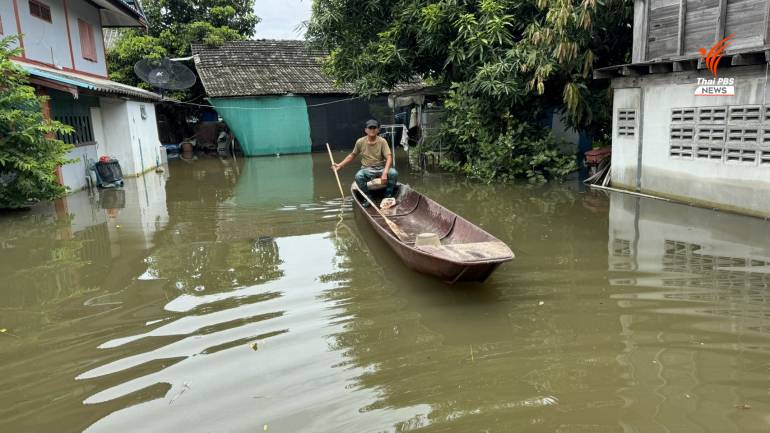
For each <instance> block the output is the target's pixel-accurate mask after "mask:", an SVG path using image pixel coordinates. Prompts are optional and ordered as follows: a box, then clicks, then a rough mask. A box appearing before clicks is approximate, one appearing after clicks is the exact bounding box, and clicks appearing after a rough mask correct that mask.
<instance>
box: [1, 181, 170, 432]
mask: <svg viewBox="0 0 770 433" xmlns="http://www.w3.org/2000/svg"><path fill="white" fill-rule="evenodd" d="M165 183H166V178H165V177H164V176H162V175H155V174H153V175H151V176H147V177H145V178H143V179H140V180H135V179H131V180H129V181H128V182H127V183H126V188H125V191H124V192H123V193H122V194H121V195H120V197H119V200H115V197H116V195H115V194H114V191H102V192H101V194H99V195H94V196H92V195H89V194H88V192H85V191H80V192H77V193H74V194H72V195H70V196H68V197H67V198H65V199H62V200H59V201H57V202H55V203H51V204H46V205H41V206H38V207H36V208H34V209H33V210H32V211H29V212H20V213H11V214H5V215H3V216H2V217H0V275H2V276H3V279H2V282H0V289H1V291H2V296H0V327H2V328H4V329H6V330H7V331H6V333H4V334H3V335H0V337H2V339H0V366H1V368H2V374H0V402H2V404H0V430H2V431H14V432H21V431H73V430H77V427H75V426H78V425H83V422H84V420H85V422H87V419H88V418H89V417H91V419H94V418H93V416H94V415H93V414H87V413H83V412H82V411H80V410H79V407H80V406H81V402H80V399H79V398H78V395H79V394H82V393H83V392H84V391H85V389H84V388H82V387H73V386H72V379H73V377H74V376H75V375H77V374H78V372H79V371H81V369H82V363H83V362H84V360H88V359H90V356H91V355H92V354H93V348H94V347H95V346H96V345H98V341H99V340H100V339H102V338H103V336H102V335H103V334H104V333H105V332H106V331H105V330H108V329H110V326H111V325H112V324H114V323H115V319H113V315H115V316H117V317H120V316H121V315H122V314H137V313H139V312H140V311H141V310H142V308H145V309H147V308H148V307H147V304H144V305H128V304H127V303H126V302H125V301H124V298H123V296H124V294H125V293H126V292H128V291H130V292H132V293H134V294H136V295H144V294H146V293H147V292H145V289H147V287H146V286H145V287H139V286H137V285H136V284H134V283H133V280H134V278H136V277H137V276H139V275H141V274H142V273H143V272H144V270H145V267H144V265H143V263H142V260H143V258H144V257H145V256H144V252H145V249H146V248H147V247H148V246H151V245H152V234H153V232H154V231H155V230H158V229H162V228H163V227H164V225H165V223H166V221H167V219H168V215H167V212H166V206H165V205H166V200H165ZM118 202H119V203H118ZM140 202H141V204H142V206H141V208H142V210H141V211H138V209H139V203H140ZM100 204H101V205H100ZM145 302H146V301H145ZM118 321H119V320H118ZM106 324H110V325H108V326H105V325H106ZM107 332H108V331H107ZM9 336H10V337H9ZM41 413H53V414H56V415H55V416H54V417H53V418H51V417H45V416H41V415H40V414H41ZM63 425H64V426H67V427H64V428H63V427H62V426H63Z"/></svg>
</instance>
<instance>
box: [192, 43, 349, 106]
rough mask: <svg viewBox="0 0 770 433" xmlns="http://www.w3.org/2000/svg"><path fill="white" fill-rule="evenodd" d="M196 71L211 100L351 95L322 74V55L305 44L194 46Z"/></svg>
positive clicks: (345, 87) (346, 87)
mask: <svg viewBox="0 0 770 433" xmlns="http://www.w3.org/2000/svg"><path fill="white" fill-rule="evenodd" d="M192 51H193V54H195V67H196V68H197V70H198V74H199V75H200V78H201V82H202V83H203V87H204V88H205V89H206V93H207V94H208V96H209V97H213V98H221V97H236V96H260V95H285V94H289V93H292V94H296V95H319V94H352V93H353V87H352V86H350V85H346V86H342V87H338V86H336V85H335V84H334V80H333V79H332V78H331V77H329V76H327V75H326V74H324V73H323V71H322V70H321V59H322V58H323V57H324V55H325V53H324V52H323V51H318V50H313V49H311V48H310V47H309V46H308V44H307V43H306V42H305V41H283V40H248V41H233V42H226V43H225V44H224V45H222V46H220V47H215V48H212V47H208V46H206V45H202V44H193V46H192Z"/></svg>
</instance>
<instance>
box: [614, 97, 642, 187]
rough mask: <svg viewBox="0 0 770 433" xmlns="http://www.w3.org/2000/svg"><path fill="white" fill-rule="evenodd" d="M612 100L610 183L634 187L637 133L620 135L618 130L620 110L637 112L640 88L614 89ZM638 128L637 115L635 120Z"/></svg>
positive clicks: (637, 152) (637, 146) (637, 154)
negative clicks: (629, 135) (630, 135)
mask: <svg viewBox="0 0 770 433" xmlns="http://www.w3.org/2000/svg"><path fill="white" fill-rule="evenodd" d="M614 95H615V99H614V101H613V121H612V137H613V140H612V167H611V171H612V183H613V185H615V186H617V187H624V188H628V189H635V188H636V180H637V179H636V175H637V169H636V168H637V161H638V157H639V134H638V133H637V134H635V135H634V136H633V137H628V136H625V135H623V136H621V135H620V134H619V130H618V121H617V119H618V116H619V113H620V110H626V109H630V110H637V113H638V112H639V108H640V107H639V103H640V95H641V91H640V89H634V88H630V89H616V90H615V93H614ZM636 127H637V131H638V130H639V129H638V128H639V116H637V121H636Z"/></svg>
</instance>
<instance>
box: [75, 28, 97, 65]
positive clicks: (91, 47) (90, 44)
mask: <svg viewBox="0 0 770 433" xmlns="http://www.w3.org/2000/svg"><path fill="white" fill-rule="evenodd" d="M78 32H79V33H80V52H81V53H82V54H83V58H84V59H86V60H90V61H92V62H95V61H96V42H95V41H94V30H93V27H91V24H88V23H87V22H85V21H83V20H81V19H78Z"/></svg>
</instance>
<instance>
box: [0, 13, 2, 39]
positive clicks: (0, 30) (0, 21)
mask: <svg viewBox="0 0 770 433" xmlns="http://www.w3.org/2000/svg"><path fill="white" fill-rule="evenodd" d="M2 34H3V17H2V16H0V35H2Z"/></svg>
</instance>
